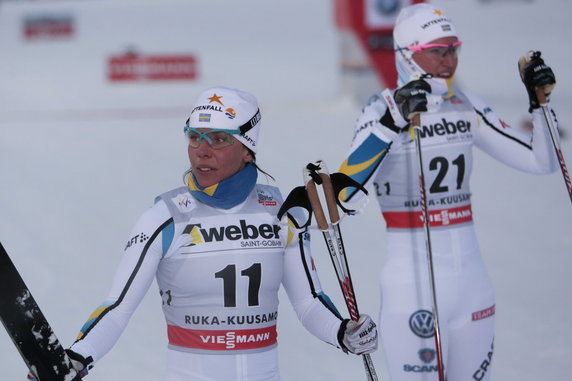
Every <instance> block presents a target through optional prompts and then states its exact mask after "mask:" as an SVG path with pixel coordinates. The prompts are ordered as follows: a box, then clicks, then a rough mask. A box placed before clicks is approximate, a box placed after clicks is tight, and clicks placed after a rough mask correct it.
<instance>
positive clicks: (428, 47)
mask: <svg viewBox="0 0 572 381" xmlns="http://www.w3.org/2000/svg"><path fill="white" fill-rule="evenodd" d="M461 44H462V42H461V41H455V42H453V43H452V44H417V45H414V44H412V45H409V46H408V47H406V48H399V49H397V50H409V51H411V52H413V53H424V52H426V53H428V54H431V55H434V56H438V57H441V58H445V57H446V56H447V55H448V54H452V55H455V56H456V55H457V54H458V53H459V49H460V47H461Z"/></svg>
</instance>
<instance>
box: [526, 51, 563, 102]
mask: <svg viewBox="0 0 572 381" xmlns="http://www.w3.org/2000/svg"><path fill="white" fill-rule="evenodd" d="M518 71H519V72H520V78H521V79H522V82H523V83H524V86H525V87H526V91H527V92H528V101H529V104H530V107H529V108H528V112H532V110H534V109H537V108H539V107H540V103H539V102H538V98H537V97H536V89H540V88H542V89H543V90H544V94H545V96H546V98H547V100H548V96H549V95H550V93H551V92H552V89H553V88H554V86H555V85H556V78H555V77H554V73H553V72H552V69H551V68H550V66H547V65H546V64H545V63H544V60H543V59H542V58H540V52H538V51H532V50H531V51H530V52H528V53H527V54H526V55H525V56H523V57H520V59H519V60H518Z"/></svg>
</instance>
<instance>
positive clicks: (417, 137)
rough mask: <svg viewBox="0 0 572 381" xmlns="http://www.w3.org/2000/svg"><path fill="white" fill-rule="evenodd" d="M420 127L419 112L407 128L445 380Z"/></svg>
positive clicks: (442, 372) (441, 380) (441, 378)
mask: <svg viewBox="0 0 572 381" xmlns="http://www.w3.org/2000/svg"><path fill="white" fill-rule="evenodd" d="M419 129H421V116H420V114H419V113H417V114H415V115H414V116H413V124H412V125H411V128H410V130H409V132H410V134H411V135H413V138H414V140H415V151H416V152H417V163H418V166H419V188H420V191H421V213H422V215H423V230H424V232H425V247H426V251H427V264H428V266H427V269H428V273H429V290H430V292H431V307H432V309H433V326H434V329H435V349H436V353H437V372H438V373H439V381H445V370H444V363H443V351H442V346H441V329H440V328H439V327H440V326H439V313H438V309H437V293H436V290H435V269H434V267H433V252H432V249H431V232H430V230H429V224H430V221H429V211H428V210H427V190H426V187H425V174H424V171H423V155H422V152H421V136H420V134H419V133H418V131H416V130H419Z"/></svg>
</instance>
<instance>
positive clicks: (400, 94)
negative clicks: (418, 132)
mask: <svg viewBox="0 0 572 381" xmlns="http://www.w3.org/2000/svg"><path fill="white" fill-rule="evenodd" d="M430 93H431V86H430V85H429V83H427V81H425V80H423V79H415V80H413V81H410V82H407V83H406V84H405V85H403V87H401V88H399V89H397V90H395V93H394V94H393V98H394V99H395V103H396V104H397V108H398V109H399V112H400V113H401V115H402V116H403V118H404V119H406V120H408V121H411V119H413V116H414V115H415V114H418V113H420V112H424V111H427V94H430Z"/></svg>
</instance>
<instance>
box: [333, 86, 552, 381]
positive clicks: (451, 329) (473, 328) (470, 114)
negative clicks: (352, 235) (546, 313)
mask: <svg viewBox="0 0 572 381" xmlns="http://www.w3.org/2000/svg"><path fill="white" fill-rule="evenodd" d="M454 94H455V96H453V97H452V98H449V99H446V100H444V101H443V102H442V103H441V104H440V105H439V106H438V109H437V110H435V112H431V113H429V112H426V113H422V114H421V123H420V124H421V129H420V130H419V131H418V133H419V134H420V137H421V145H422V159H423V172H424V176H425V186H426V190H427V204H428V210H429V220H430V237H431V247H432V254H433V262H434V263H433V265H434V270H435V271H434V276H435V282H436V285H435V289H436V293H437V307H438V313H439V323H440V332H441V341H442V352H443V359H444V363H445V367H444V368H445V373H446V376H447V379H449V380H488V379H489V377H490V363H491V358H492V353H493V338H494V315H495V298H494V292H493V287H492V284H491V281H490V279H489V275H488V272H487V270H486V268H485V265H484V262H483V260H482V257H481V254H480V251H479V247H478V243H477V238H476V236H475V231H474V227H473V213H472V209H471V191H470V188H469V178H470V175H471V168H472V165H473V155H472V149H473V146H476V147H478V148H479V149H481V150H483V151H484V152H486V153H487V154H489V155H491V156H492V157H494V158H495V159H497V160H499V161H501V162H503V163H505V164H507V165H509V166H511V167H514V168H516V169H519V170H522V171H525V172H530V173H549V172H553V171H555V170H556V169H557V168H558V164H557V159H556V155H555V154H554V149H553V148H552V146H551V142H550V136H549V131H548V128H547V125H546V121H545V119H544V116H543V113H542V111H541V110H539V109H537V110H534V111H533V113H532V116H533V125H534V129H533V132H532V135H531V136H529V135H527V134H525V133H524V132H521V131H518V130H515V129H513V128H511V127H510V126H508V125H507V124H506V123H505V122H503V121H502V120H501V119H499V118H498V117H497V116H496V115H495V113H494V112H493V111H492V110H491V109H490V108H489V107H488V106H487V105H486V104H485V103H484V102H483V101H482V100H481V99H480V98H478V97H476V96H474V95H471V94H468V93H464V92H461V91H460V90H458V89H455V91H454ZM389 102H391V100H389ZM387 104H388V103H386V101H384V99H383V95H382V94H380V95H378V96H374V97H373V98H372V99H371V100H370V102H369V104H368V105H367V106H366V107H365V108H364V109H363V112H362V114H361V115H360V117H359V119H358V122H357V125H356V129H355V136H354V139H353V142H352V146H351V149H350V151H349V154H348V156H347V158H346V160H345V161H344V162H343V163H342V165H341V168H340V171H341V172H343V173H346V174H347V175H349V176H351V177H352V178H353V179H355V180H357V181H358V182H359V183H361V184H365V185H366V187H369V188H370V189H371V190H372V191H373V193H374V194H375V195H376V197H377V200H378V202H379V205H380V207H381V210H382V214H383V217H384V219H385V222H386V227H387V261H386V263H385V264H384V266H383V269H382V272H381V277H380V286H381V310H380V323H379V327H380V332H381V343H382V345H383V349H384V353H385V356H386V359H387V363H388V366H389V372H390V375H391V380H392V381H395V380H437V362H436V351H435V349H436V345H435V337H434V335H435V334H434V328H433V314H432V302H431V297H430V295H431V294H430V292H429V290H430V288H429V287H430V286H429V275H428V274H429V272H428V267H427V266H428V264H427V262H428V261H427V252H426V241H425V235H424V231H423V218H422V212H421V206H420V186H419V169H418V161H417V156H416V150H415V143H414V141H413V139H412V136H411V135H410V134H409V133H407V132H398V131H399V129H398V128H396V127H395V126H394V125H392V121H393V119H392V118H391V117H390V113H389V112H388V106H387ZM554 122H556V121H555V120H554ZM354 192H355V189H352V190H348V191H347V192H346V193H345V194H344V195H343V198H345V199H346V200H351V199H352V197H353V196H354V195H355V196H356V197H354V198H355V199H357V198H358V197H359V196H357V195H358V194H359V193H354Z"/></svg>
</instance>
